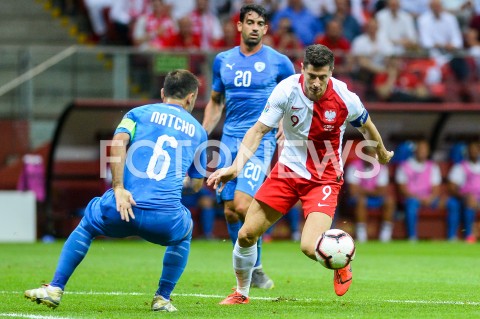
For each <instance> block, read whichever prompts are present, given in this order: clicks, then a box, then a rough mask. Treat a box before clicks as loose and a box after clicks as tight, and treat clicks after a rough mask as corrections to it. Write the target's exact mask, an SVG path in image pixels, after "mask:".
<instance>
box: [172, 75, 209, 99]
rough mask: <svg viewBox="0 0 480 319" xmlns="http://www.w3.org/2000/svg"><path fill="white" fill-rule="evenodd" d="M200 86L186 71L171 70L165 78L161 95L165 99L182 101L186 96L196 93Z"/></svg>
mask: <svg viewBox="0 0 480 319" xmlns="http://www.w3.org/2000/svg"><path fill="white" fill-rule="evenodd" d="M199 86H200V81H199V80H198V78H197V77H196V76H195V75H194V74H193V73H192V72H190V71H188V70H182V69H178V70H173V71H171V72H169V73H168V74H167V76H166V77H165V82H164V84H163V94H164V95H165V97H170V98H174V99H184V98H185V97H187V95H188V94H190V93H194V92H196V91H197V89H198V87H199Z"/></svg>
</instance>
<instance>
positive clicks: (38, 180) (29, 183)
mask: <svg viewBox="0 0 480 319" xmlns="http://www.w3.org/2000/svg"><path fill="white" fill-rule="evenodd" d="M17 190H20V191H32V192H34V193H35V198H36V200H37V203H43V202H44V201H45V197H46V191H45V165H44V162H43V157H42V156H40V155H38V154H26V155H24V156H23V157H22V171H21V173H20V177H19V179H18V183H17Z"/></svg>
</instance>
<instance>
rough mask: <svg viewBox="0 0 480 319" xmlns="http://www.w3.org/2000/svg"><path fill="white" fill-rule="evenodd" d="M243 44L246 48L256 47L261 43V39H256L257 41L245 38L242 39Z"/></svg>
mask: <svg viewBox="0 0 480 319" xmlns="http://www.w3.org/2000/svg"><path fill="white" fill-rule="evenodd" d="M243 42H244V43H245V45H246V46H248V47H254V46H256V45H257V44H259V43H260V42H262V39H261V38H257V39H250V38H247V39H245V38H244V39H243Z"/></svg>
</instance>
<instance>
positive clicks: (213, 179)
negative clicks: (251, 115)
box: [207, 121, 273, 190]
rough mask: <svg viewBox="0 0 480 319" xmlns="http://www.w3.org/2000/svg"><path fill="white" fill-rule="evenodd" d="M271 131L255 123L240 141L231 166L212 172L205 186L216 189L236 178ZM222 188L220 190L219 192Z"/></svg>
mask: <svg viewBox="0 0 480 319" xmlns="http://www.w3.org/2000/svg"><path fill="white" fill-rule="evenodd" d="M272 129H273V127H270V126H267V125H265V124H263V123H261V122H259V121H257V122H256V123H255V125H254V126H252V127H251V128H250V129H249V130H248V131H247V133H246V134H245V137H244V138H243V140H242V145H241V146H240V148H239V150H238V154H237V157H235V160H234V161H233V163H232V165H231V166H228V167H224V168H221V169H218V170H216V171H215V172H213V174H212V175H210V176H209V177H208V180H207V184H208V185H209V186H212V185H213V188H214V189H217V187H218V185H220V183H223V185H225V183H226V182H228V181H230V180H232V179H234V178H235V177H237V176H238V174H239V173H240V171H241V170H242V169H243V167H244V166H245V164H246V163H247V162H248V160H249V159H250V158H251V157H252V155H253V154H254V153H255V151H256V150H257V148H258V146H259V145H260V142H261V141H262V139H263V137H264V136H265V134H267V133H268V132H270V131H271V130H272ZM223 185H222V188H223ZM222 188H220V190H221V189H222Z"/></svg>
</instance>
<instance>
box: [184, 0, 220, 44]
mask: <svg viewBox="0 0 480 319" xmlns="http://www.w3.org/2000/svg"><path fill="white" fill-rule="evenodd" d="M188 18H189V19H190V20H191V21H192V25H193V34H194V35H195V36H196V37H198V38H200V48H202V49H204V50H209V49H212V48H213V47H214V46H215V43H216V42H217V41H219V40H220V39H221V38H223V29H222V25H221V24H220V21H219V20H218V18H217V17H216V16H215V15H214V14H213V13H212V12H211V11H210V8H209V0H197V2H196V7H195V10H193V12H192V13H190V14H189V15H188Z"/></svg>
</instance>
